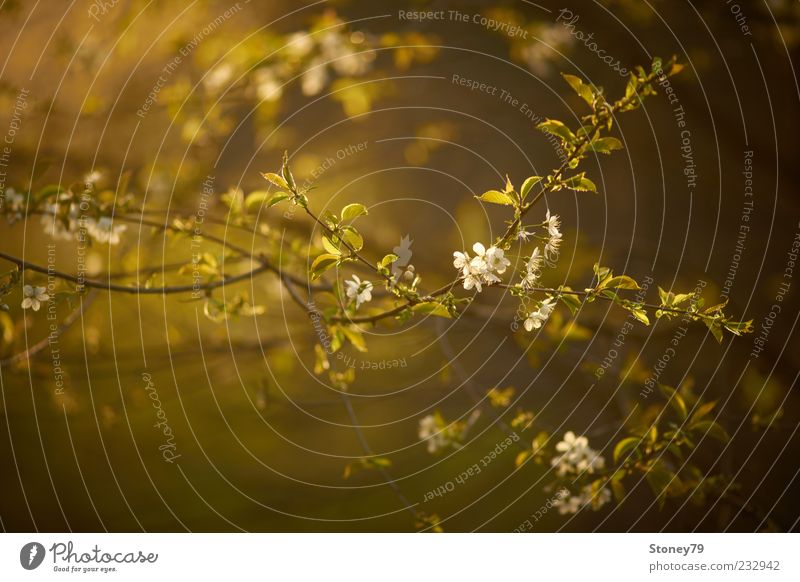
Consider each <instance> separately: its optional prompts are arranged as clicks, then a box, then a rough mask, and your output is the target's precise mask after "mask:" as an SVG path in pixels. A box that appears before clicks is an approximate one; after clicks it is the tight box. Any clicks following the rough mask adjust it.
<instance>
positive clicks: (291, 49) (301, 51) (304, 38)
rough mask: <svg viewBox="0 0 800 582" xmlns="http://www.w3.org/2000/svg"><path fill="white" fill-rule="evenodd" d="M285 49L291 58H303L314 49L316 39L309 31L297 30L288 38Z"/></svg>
mask: <svg viewBox="0 0 800 582" xmlns="http://www.w3.org/2000/svg"><path fill="white" fill-rule="evenodd" d="M284 50H285V51H286V54H287V56H289V57H290V58H296V59H302V58H303V57H305V56H306V55H308V54H309V53H310V52H311V51H312V50H314V39H313V37H312V36H311V35H310V34H308V33H307V32H295V33H294V34H290V35H289V36H288V37H287V38H286V47H285V49H284Z"/></svg>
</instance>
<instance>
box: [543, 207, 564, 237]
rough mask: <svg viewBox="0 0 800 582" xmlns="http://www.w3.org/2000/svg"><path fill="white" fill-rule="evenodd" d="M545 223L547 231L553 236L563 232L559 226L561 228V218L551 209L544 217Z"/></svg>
mask: <svg viewBox="0 0 800 582" xmlns="http://www.w3.org/2000/svg"><path fill="white" fill-rule="evenodd" d="M544 224H545V227H546V228H547V232H548V233H549V234H550V235H551V236H552V235H553V234H559V235H560V234H561V233H560V232H559V230H558V229H559V228H561V219H560V218H559V216H558V214H550V211H549V210H548V211H547V214H545V217H544Z"/></svg>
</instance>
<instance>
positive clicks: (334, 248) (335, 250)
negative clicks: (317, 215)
mask: <svg viewBox="0 0 800 582" xmlns="http://www.w3.org/2000/svg"><path fill="white" fill-rule="evenodd" d="M322 247H323V248H324V249H325V250H326V251H328V252H329V253H330V254H332V255H341V254H342V252H341V251H340V250H339V247H338V245H336V244H335V243H334V242H333V241H332V240H331V239H330V238H328V237H327V236H323V237H322Z"/></svg>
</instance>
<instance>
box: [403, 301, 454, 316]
mask: <svg viewBox="0 0 800 582" xmlns="http://www.w3.org/2000/svg"><path fill="white" fill-rule="evenodd" d="M411 310H412V311H414V312H415V313H424V314H428V315H437V316H439V317H446V318H448V319H450V317H452V316H451V315H450V312H449V311H448V310H447V307H446V306H444V305H442V304H441V303H439V302H438V301H425V302H423V303H417V304H416V305H415V306H414V307H412V308H411Z"/></svg>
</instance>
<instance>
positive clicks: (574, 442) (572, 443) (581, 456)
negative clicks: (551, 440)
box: [550, 431, 606, 477]
mask: <svg viewBox="0 0 800 582" xmlns="http://www.w3.org/2000/svg"><path fill="white" fill-rule="evenodd" d="M556 451H558V452H559V453H561V454H559V455H556V456H555V457H553V459H552V460H551V461H550V464H551V465H552V466H553V468H554V469H555V471H556V474H557V475H558V476H559V477H566V476H567V475H579V474H581V473H584V472H586V473H589V474H592V473H595V472H596V471H601V470H603V469H604V468H605V466H606V460H605V458H604V457H603V456H602V455H600V454H599V453H598V452H597V451H595V450H594V449H593V448H592V447H590V446H589V439H587V438H586V437H585V436H575V433H574V432H572V431H569V432H567V433H566V434H565V435H564V440H562V441H561V442H559V443H558V444H557V445H556Z"/></svg>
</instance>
